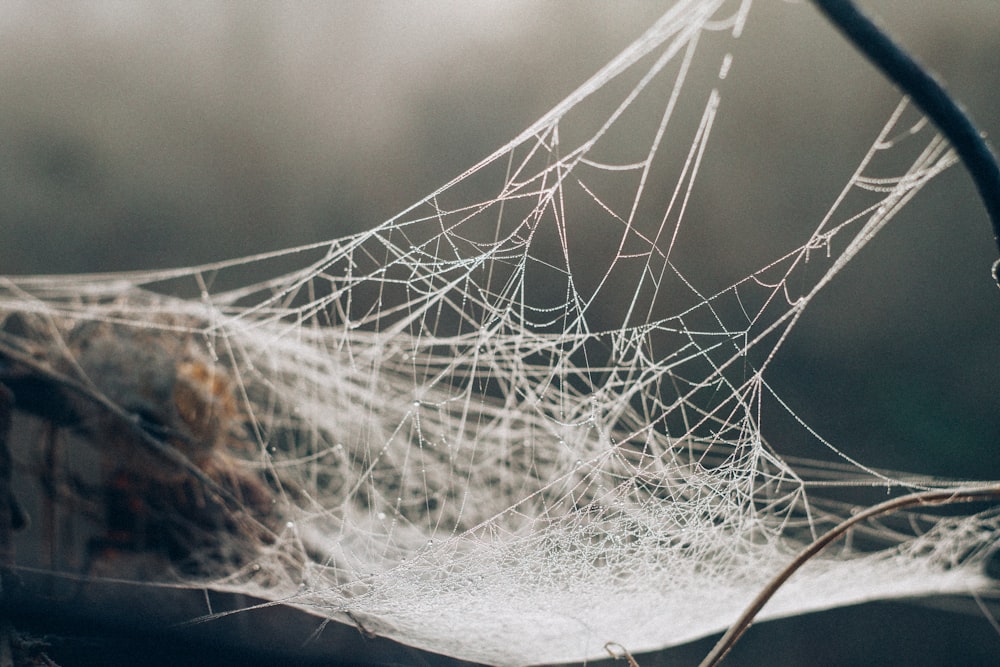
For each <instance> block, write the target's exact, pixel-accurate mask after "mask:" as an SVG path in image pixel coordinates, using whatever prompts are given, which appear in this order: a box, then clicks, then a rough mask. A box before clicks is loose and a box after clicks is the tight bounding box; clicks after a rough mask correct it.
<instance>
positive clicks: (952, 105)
mask: <svg viewBox="0 0 1000 667" xmlns="http://www.w3.org/2000/svg"><path fill="white" fill-rule="evenodd" d="M814 2H815V3H816V5H817V7H819V9H820V11H822V12H823V14H825V15H826V17H827V18H828V19H829V20H830V21H831V22H832V23H833V24H834V25H836V26H837V27H838V28H839V29H840V30H841V31H842V32H843V33H844V34H845V35H846V36H847V38H848V39H849V40H851V42H853V43H854V46H855V47H857V48H858V49H859V50H860V51H861V52H862V53H864V54H865V55H866V56H867V57H868V59H869V60H870V61H872V63H873V64H874V65H875V66H876V67H878V68H879V69H880V70H881V71H882V73H883V74H885V75H886V76H887V77H889V78H890V79H891V80H892V81H893V82H894V83H895V84H896V85H897V86H899V87H900V88H901V89H902V90H903V92H904V93H906V94H907V95H909V96H910V98H911V99H912V100H913V101H914V102H915V103H916V104H917V106H918V107H920V109H921V110H922V111H923V112H924V113H925V114H927V115H928V116H929V117H930V118H931V120H932V121H934V124H935V125H937V127H938V129H939V130H941V132H942V133H943V134H944V135H945V137H947V138H948V141H949V142H950V143H951V145H952V147H954V149H955V151H956V152H957V153H958V156H959V157H960V158H961V160H962V162H963V163H964V164H965V167H966V169H968V170H969V173H970V174H971V175H972V180H973V181H975V184H976V188H977V189H978V190H979V196H980V197H981V198H982V200H983V204H984V205H985V206H986V212H987V214H989V217H990V222H991V223H992V225H993V237H994V239H995V240H996V243H997V247H998V249H1000V166H998V165H997V158H996V155H995V154H994V153H993V151H992V150H991V149H990V146H989V144H988V143H987V142H986V139H985V138H984V137H983V133H982V132H980V131H979V130H978V129H977V128H976V126H975V125H974V124H973V122H972V120H971V119H970V118H969V116H968V114H966V113H965V111H963V110H962V108H961V107H960V106H959V105H958V104H957V103H956V102H955V99H954V98H953V97H952V96H951V95H949V94H948V92H947V91H946V90H945V89H944V87H943V86H942V85H941V83H940V82H938V80H937V79H935V78H934V76H933V75H932V74H930V73H929V72H928V71H927V70H926V69H925V68H924V67H922V66H921V65H920V64H919V63H918V62H916V61H915V60H914V59H913V58H911V57H910V56H909V55H908V54H907V53H906V52H905V51H903V49H902V48H900V47H899V46H898V45H897V44H896V43H895V42H893V41H892V39H891V38H890V37H889V36H888V35H886V33H884V32H883V31H882V30H881V29H879V27H878V26H876V25H875V24H874V23H872V21H871V20H870V19H869V18H868V17H867V16H865V15H864V14H863V13H861V11H859V10H858V8H857V7H855V5H854V3H853V2H851V0H814ZM998 268H1000V260H998V262H997V263H996V264H994V265H993V278H994V280H997V282H998V283H1000V276H998V275H997V272H998Z"/></svg>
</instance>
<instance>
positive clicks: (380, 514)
mask: <svg viewBox="0 0 1000 667" xmlns="http://www.w3.org/2000/svg"><path fill="white" fill-rule="evenodd" d="M378 520H379V521H385V512H379V513H378Z"/></svg>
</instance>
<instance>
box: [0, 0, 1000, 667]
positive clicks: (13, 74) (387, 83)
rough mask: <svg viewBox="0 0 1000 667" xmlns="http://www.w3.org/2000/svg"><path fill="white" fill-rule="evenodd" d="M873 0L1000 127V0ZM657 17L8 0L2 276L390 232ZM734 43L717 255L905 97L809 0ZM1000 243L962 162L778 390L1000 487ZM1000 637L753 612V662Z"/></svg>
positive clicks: (720, 164) (979, 621) (847, 617)
mask: <svg viewBox="0 0 1000 667" xmlns="http://www.w3.org/2000/svg"><path fill="white" fill-rule="evenodd" d="M863 4H864V6H865V7H866V8H867V9H869V10H870V11H872V12H873V13H875V14H877V15H878V16H880V17H881V18H882V20H883V23H884V24H885V25H886V26H887V27H889V28H890V29H891V31H892V32H893V33H894V34H895V35H896V36H897V37H898V38H899V39H900V41H902V42H903V43H904V44H905V45H906V46H908V47H909V48H910V49H911V50H912V51H913V52H914V53H915V54H916V55H917V56H918V57H919V59H920V60H922V61H923V62H924V63H926V64H927V65H928V66H929V67H930V68H931V69H932V70H934V71H935V72H937V73H938V74H939V75H940V77H941V78H942V79H943V80H944V81H945V82H946V83H947V86H948V88H949V89H950V90H951V91H952V92H953V93H954V95H955V96H956V97H957V98H958V99H959V100H960V101H961V102H962V103H963V104H964V106H965V107H966V108H967V109H968V111H969V112H970V113H971V115H972V116H973V117H974V119H976V121H977V122H978V123H979V125H980V126H981V127H982V129H984V130H985V131H986V132H987V133H988V134H989V135H990V136H991V137H994V138H995V141H998V140H1000V112H998V108H1000V106H998V92H997V91H1000V30H998V29H997V28H998V26H1000V8H998V5H997V3H996V2H994V1H993V0H958V1H948V2H945V1H943V0H911V1H909V2H905V3H902V2H891V1H889V0H881V1H879V0H868V1H867V2H864V3H863ZM662 11H664V3H662V2H653V1H638V0H621V1H619V2H615V3H612V2H605V1H598V0H578V1H577V2H574V3H536V2H529V1H527V0H510V1H508V2H504V3H496V2H488V1H486V0H471V1H470V0H461V1H460V0H437V1H436V2H433V3H404V2H388V1H387V2H376V3H280V2H265V3H243V2H236V1H235V0H234V1H231V2H203V3H198V4H197V5H193V4H189V3H146V2H127V1H121V2H111V1H107V2H91V3H76V4H73V5H64V4H62V3H37V2H28V1H26V0H25V1H23V2H18V1H15V0H0V90H2V91H3V94H2V95H0V192H2V197H0V274H29V273H76V272H97V271H113V270H127V269H153V268H162V267H172V266H180V265H192V264H199V263H203V262H208V261H213V260H218V259H225V258H230V257H238V256H242V255H247V254H251V253H257V252H263V251H267V250H275V249H280V248H285V247H289V246H294V245H299V244H303V243H308V242H312V241H321V240H325V239H331V238H334V237H338V236H342V235H345V234H349V233H353V232H357V231H361V230H364V229H367V228H370V227H373V226H374V225H376V224H378V223H380V222H382V221H383V220H385V219H387V218H389V217H391V216H392V215H393V214H395V213H397V212H399V211H400V210H402V209H403V208H405V207H406V206H408V205H409V204H411V203H413V202H414V201H416V200H418V199H420V198H421V197H422V196H424V195H426V194H427V193H428V192H429V191H431V190H432V189H434V188H436V187H437V186H439V185H441V184H443V183H445V182H447V181H448V180H450V179H451V178H452V177H454V176H455V175H457V174H459V173H461V172H462V171H464V170H465V169H466V168H467V167H469V166H470V165H472V164H473V163H475V162H477V161H478V160H479V159H481V158H482V157H484V156H485V155H487V154H489V153H491V152H492V151H493V150H495V149H496V148H498V147H499V146H501V145H502V144H504V143H505V142H506V141H507V140H509V139H510V138H512V137H513V136H514V135H516V134H517V133H518V132H520V131H521V130H522V129H523V128H524V127H526V126H527V125H529V124H530V123H531V122H533V121H534V120H536V119H537V118H538V117H539V116H540V115H542V114H543V113H544V112H546V111H547V110H548V109H549V108H550V107H551V106H552V105H554V104H555V103H556V102H558V101H560V100H561V99H562V98H563V97H564V96H565V95H566V94H568V93H569V92H571V91H572V90H574V89H575V88H576V87H577V86H578V85H579V84H580V83H582V82H583V81H584V80H585V79H586V78H588V77H589V76H590V75H591V74H592V73H593V72H595V71H596V70H597V69H598V68H599V67H601V66H602V65H604V64H605V63H606V62H607V61H608V60H609V59H610V58H611V57H612V56H614V55H615V54H616V53H617V52H618V51H619V50H620V49H621V48H623V47H624V46H626V45H627V44H628V43H630V42H631V40H632V39H634V38H635V37H636V36H638V35H639V34H641V33H642V32H643V31H644V30H645V29H646V28H647V27H648V26H649V25H650V24H651V22H652V21H653V20H655V19H656V18H657V17H658V16H659V15H660V14H661V13H662ZM732 48H733V52H734V56H735V61H734V66H733V69H732V71H731V73H730V75H729V78H728V79H727V81H726V90H725V92H724V98H723V106H722V110H721V112H720V113H721V116H720V121H719V124H718V125H717V127H716V130H714V132H713V137H712V140H711V141H712V144H711V145H712V147H713V149H714V150H716V153H715V154H714V156H713V158H714V159H713V160H712V161H711V163H709V164H706V166H705V167H704V169H703V172H702V174H701V176H700V186H699V187H701V188H706V189H709V190H711V191H712V193H713V194H712V197H711V200H712V201H711V204H710V205H703V207H702V209H700V210H699V211H700V213H702V214H703V215H705V216H707V217H709V218H711V219H712V220H714V223H715V224H714V225H713V224H709V222H706V224H705V230H706V231H705V232H704V239H705V248H704V254H705V261H706V262H716V263H720V264H725V263H727V262H730V261H735V258H737V257H738V256H739V255H740V254H741V253H743V252H746V248H745V244H746V243H747V241H746V240H745V239H743V238H739V237H735V238H734V236H733V234H732V233H731V227H727V223H728V222H729V218H731V217H732V216H734V215H737V214H736V213H734V211H735V210H738V215H739V216H740V217H741V218H744V219H750V220H754V221H761V224H766V225H767V228H768V229H772V230H776V231H775V232H774V235H777V238H778V239H785V238H787V239H800V240H799V241H798V242H802V241H804V240H805V239H806V238H807V235H808V233H809V231H810V230H812V229H813V228H814V226H815V224H816V222H817V221H818V219H819V218H820V216H822V214H823V213H824V212H825V211H826V208H827V207H828V206H829V205H830V203H831V202H832V201H833V199H834V198H835V197H836V195H837V193H838V192H839V190H840V188H841V187H842V186H843V184H844V183H845V182H846V181H847V179H848V177H849V176H850V174H851V173H852V172H853V169H854V168H855V166H856V165H857V163H858V161H859V160H860V158H861V157H862V156H863V155H864V152H865V151H866V150H867V148H868V146H869V145H870V143H871V141H872V139H873V138H874V137H875V135H876V134H877V132H878V130H879V129H880V128H881V127H882V124H883V122H884V121H885V119H886V118H887V117H888V115H889V113H890V112H891V111H892V109H893V108H894V107H895V105H896V102H897V101H898V99H899V93H898V92H896V91H895V90H893V88H892V87H891V86H890V85H888V84H886V83H885V82H884V81H883V80H882V79H881V77H880V76H879V75H878V74H877V73H876V72H875V71H874V70H873V68H872V67H870V66H869V65H868V64H867V63H866V62H865V61H864V60H863V59H862V58H861V57H860V56H858V55H856V54H855V53H854V51H853V50H852V49H851V47H850V46H849V45H847V43H846V42H845V41H844V40H843V39H842V38H841V37H840V35H839V34H838V33H837V32H836V31H835V30H833V29H832V28H831V27H830V26H829V25H828V24H826V23H825V22H824V20H823V19H822V18H821V17H820V16H819V14H818V13H817V12H816V10H815V9H814V8H813V7H812V6H811V4H809V3H808V2H798V3H795V2H785V1H783V0H759V1H758V2H757V3H756V4H755V6H754V7H753V10H752V13H751V16H750V19H749V22H748V24H747V27H746V30H745V33H744V35H743V37H742V38H741V39H740V40H739V41H738V42H736V43H735V44H734V45H733V46H732ZM696 213H697V212H696ZM580 234H581V235H586V234H587V231H586V230H581V231H580ZM785 234H787V236H784V235H785ZM774 235H765V236H764V237H763V240H764V241H767V240H769V239H771V240H773V239H774V238H775V236H774ZM595 242H596V241H595ZM995 257H996V247H995V244H994V243H993V240H992V234H991V231H990V227H989V223H988V221H987V219H986V215H985V212H984V210H983V208H982V206H981V204H980V203H979V201H978V199H977V196H976V193H975V190H974V188H973V187H972V185H971V181H970V179H969V178H968V176H967V175H966V173H965V172H964V170H963V169H962V168H961V167H955V168H952V169H951V170H949V171H948V172H947V173H946V174H945V175H944V176H942V177H940V178H938V179H937V180H935V181H934V182H933V183H932V184H931V185H930V186H929V187H927V188H926V189H925V190H924V191H922V192H921V193H920V194H919V195H918V196H917V198H916V199H915V200H914V201H913V202H912V204H911V205H910V206H909V207H908V208H907V209H906V210H904V212H903V213H902V214H900V215H899V216H898V217H897V218H896V219H895V220H894V221H893V222H892V223H891V224H890V225H889V227H888V228H887V229H886V230H885V231H884V232H883V233H882V234H881V235H880V236H879V237H878V238H877V239H876V240H875V241H874V242H872V243H871V244H870V245H869V246H868V247H867V248H866V249H865V250H864V251H863V252H862V254H861V255H860V256H859V257H858V258H857V259H856V260H855V261H854V262H853V263H852V264H851V265H850V266H849V267H848V268H847V269H846V270H845V271H844V272H843V273H842V274H841V275H840V276H839V277H838V279H837V280H836V281H835V282H834V284H832V285H831V286H830V287H829V288H828V289H827V290H826V291H825V292H823V293H822V295H821V296H820V298H818V299H817V301H815V302H814V303H813V304H812V307H811V309H809V310H808V311H807V315H806V317H805V318H804V319H803V321H802V323H801V324H800V325H799V327H798V328H797V329H796V330H795V334H794V335H793V336H792V338H791V339H790V340H789V342H788V344H787V346H786V347H785V348H783V351H782V354H781V356H780V358H779V360H778V362H777V364H776V365H775V367H774V368H773V369H772V370H773V372H772V374H771V383H772V385H773V386H775V387H776V388H777V389H778V390H779V391H780V393H781V395H782V397H783V398H784V399H785V400H787V401H788V402H789V403H790V404H791V405H792V406H793V408H794V409H795V410H796V412H797V414H798V415H799V416H801V417H802V418H804V419H805V421H806V422H807V423H808V424H810V425H811V426H812V427H814V428H815V429H816V430H817V431H818V432H819V433H820V434H822V435H823V436H824V437H826V438H827V439H829V440H830V441H831V442H833V443H834V444H835V445H837V446H838V447H840V448H841V449H842V450H844V451H845V452H847V453H849V454H850V455H852V456H854V457H856V458H858V459H860V460H862V461H864V462H865V463H867V464H870V465H872V466H876V467H885V468H890V469H896V470H906V471H912V472H921V473H933V474H939V475H947V476H950V477H959V478H976V479H1000V450H998V445H1000V410H998V409H997V396H998V395H1000V340H998V334H1000V293H998V290H997V288H996V285H995V284H993V283H992V282H991V280H990V276H989V269H990V265H991V264H992V262H993V260H994V259H995ZM772 437H773V436H772ZM935 642H936V643H935ZM754 647H756V648H754ZM886 647H889V648H886ZM915 648H919V649H920V650H917V651H914V649H915ZM700 650H701V649H700V648H699V647H694V648H692V649H691V652H690V653H688V654H684V653H676V652H675V653H673V654H668V655H667V656H658V657H656V658H652V657H650V658H648V659H647V660H644V661H642V664H643V665H644V667H645V666H647V665H651V664H660V663H658V662H657V661H658V660H659V661H663V663H662V664H667V662H666V661H672V662H669V664H684V663H685V662H686V661H687V660H688V659H689V658H687V657H684V658H683V660H682V659H681V656H682V655H684V656H687V655H698V653H697V652H698V651H700ZM755 650H756V651H758V652H757V653H754V651H755ZM761 651H764V652H763V653H762V652H761ZM836 651H842V652H843V651H847V653H836ZM880 651H884V652H883V653H880ZM997 655H1000V636H998V635H997V633H996V632H995V631H994V630H993V628H992V627H991V626H990V624H989V623H988V621H987V620H986V619H985V618H984V617H983V616H982V615H978V616H977V615H976V614H970V615H962V614H953V613H945V612H939V611H930V610H928V609H926V608H923V607H912V606H907V605H868V606H866V607H864V608H860V609H851V610H839V611H837V612H831V613H829V614H820V615H814V616H812V617H809V618H806V619H800V620H796V621H791V622H778V623H771V624H767V625H765V626H759V627H756V628H754V630H753V631H752V632H751V633H750V634H749V635H748V637H747V639H746V640H745V643H744V644H743V645H742V646H741V647H739V648H738V649H737V652H736V653H735V654H734V656H733V660H732V663H731V664H765V663H766V662H771V663H774V664H805V663H809V664H850V663H862V662H863V663H868V664H873V663H881V664H908V665H910V664H942V662H948V660H947V659H946V658H948V657H949V656H950V657H956V658H959V657H961V659H960V660H958V662H959V663H961V664H992V663H993V662H994V661H995V658H996V656H997ZM670 656H673V657H670ZM823 656H829V657H830V659H829V661H825V658H824V657H823ZM741 660H742V661H743V662H742V663H741V662H740V661H741ZM678 661H680V662H678ZM66 664H67V665H70V664H73V663H72V662H67V663H66Z"/></svg>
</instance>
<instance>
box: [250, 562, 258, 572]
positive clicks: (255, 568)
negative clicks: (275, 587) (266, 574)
mask: <svg viewBox="0 0 1000 667" xmlns="http://www.w3.org/2000/svg"><path fill="white" fill-rule="evenodd" d="M250 570H251V571H253V572H260V563H254V564H253V565H251V566H250Z"/></svg>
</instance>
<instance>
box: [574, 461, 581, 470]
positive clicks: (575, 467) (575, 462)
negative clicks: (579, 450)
mask: <svg viewBox="0 0 1000 667" xmlns="http://www.w3.org/2000/svg"><path fill="white" fill-rule="evenodd" d="M582 465H583V461H581V460H580V459H577V460H576V461H574V462H573V470H576V469H577V468H579V467H580V466H582Z"/></svg>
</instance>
